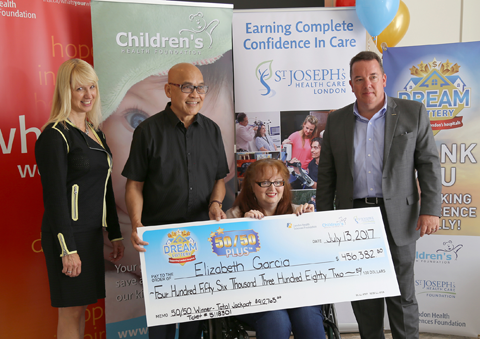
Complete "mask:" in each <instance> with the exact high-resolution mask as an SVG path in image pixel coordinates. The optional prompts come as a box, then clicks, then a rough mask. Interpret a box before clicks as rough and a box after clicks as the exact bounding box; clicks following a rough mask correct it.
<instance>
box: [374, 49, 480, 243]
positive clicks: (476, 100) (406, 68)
mask: <svg viewBox="0 0 480 339" xmlns="http://www.w3.org/2000/svg"><path fill="white" fill-rule="evenodd" d="M479 53H480V42H468V43H457V44H444V45H429V46H415V47H398V48H392V49H388V50H387V51H385V52H384V55H383V57H384V68H385V73H386V74H387V76H388V78H387V87H386V93H387V95H390V96H394V97H399V98H403V99H409V100H416V101H419V102H422V103H423V104H424V105H425V107H426V109H427V113H428V115H429V118H430V122H431V126H432V130H433V133H434V135H435V141H436V143H437V147H438V150H439V153H440V162H441V166H442V171H441V173H442V185H443V189H442V218H441V219H440V231H439V233H440V234H444V235H445V234H449V235H477V236H478V235H480V228H479V227H478V222H477V207H478V206H479V203H478V201H479V199H480V177H479V176H478V175H476V173H478V168H477V166H478V160H477V159H479V156H480V154H479V153H478V152H479V151H480V149H479V148H478V147H477V144H478V141H479V138H478V129H477V128H476V126H478V125H479V123H480V115H479V114H478V113H479V112H480V72H479V70H478V65H477V63H478V62H477V58H476V57H475V56H476V55H478V54H479Z"/></svg>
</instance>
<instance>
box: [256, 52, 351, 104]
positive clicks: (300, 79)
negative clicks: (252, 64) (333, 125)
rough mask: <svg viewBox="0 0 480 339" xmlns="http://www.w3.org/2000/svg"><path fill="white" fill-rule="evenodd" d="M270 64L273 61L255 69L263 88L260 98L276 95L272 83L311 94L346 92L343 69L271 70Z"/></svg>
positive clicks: (345, 79) (264, 62)
mask: <svg viewBox="0 0 480 339" xmlns="http://www.w3.org/2000/svg"><path fill="white" fill-rule="evenodd" d="M272 64H273V60H266V61H262V62H261V63H259V64H258V66H257V67H256V68H255V76H256V78H257V80H258V81H259V82H260V84H261V85H262V86H263V88H262V89H261V91H260V92H261V93H260V95H262V96H268V97H269V98H271V97H273V96H275V94H277V92H276V91H275V90H274V89H273V88H272V86H273V84H272V82H273V83H277V84H284V85H285V86H286V87H293V88H295V89H299V90H307V91H312V92H313V94H326V95H337V94H345V93H347V92H348V81H347V77H346V73H345V70H344V69H343V68H336V69H333V68H317V69H310V68H309V69H278V70H273V67H272ZM272 78H273V80H272Z"/></svg>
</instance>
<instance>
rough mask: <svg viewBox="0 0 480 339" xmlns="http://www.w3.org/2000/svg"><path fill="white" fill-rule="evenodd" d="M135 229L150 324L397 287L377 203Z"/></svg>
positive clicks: (378, 293)
mask: <svg viewBox="0 0 480 339" xmlns="http://www.w3.org/2000/svg"><path fill="white" fill-rule="evenodd" d="M139 235H140V237H142V239H143V240H144V241H146V242H148V245H147V246H146V252H142V253H141V263H142V278H143V281H144V295H145V305H146V310H147V323H148V325H149V326H155V325H164V324H170V323H176V322H187V321H193V320H204V319H212V318H218V317H224V316H229V315H241V314H248V313H256V312H265V311H270V310H279V309H286V308H294V307H301V306H312V305H319V304H330V303H334V302H341V301H352V300H364V299H369V298H372V297H375V298H378V297H387V296H395V295H399V294H400V292H399V289H398V284H397V278H396V275H395V269H394V267H393V263H392V259H391V256H390V249H389V247H388V242H387V240H386V235H385V230H384V226H383V221H382V215H381V213H380V209H379V208H363V209H355V210H339V211H329V212H317V213H305V214H302V215H301V216H296V215H293V214H290V215H283V216H275V217H267V218H264V219H262V220H255V219H250V218H242V219H230V220H224V221H223V220H222V221H220V222H213V223H212V222H197V223H184V224H178V225H163V226H157V227H143V228H141V229H139ZM299 289H301V290H302V292H301V293H298V291H299Z"/></svg>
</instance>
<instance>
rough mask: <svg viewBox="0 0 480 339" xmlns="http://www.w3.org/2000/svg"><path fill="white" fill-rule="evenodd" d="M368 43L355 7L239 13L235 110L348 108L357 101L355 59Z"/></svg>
mask: <svg viewBox="0 0 480 339" xmlns="http://www.w3.org/2000/svg"><path fill="white" fill-rule="evenodd" d="M365 41H366V31H365V28H364V27H363V26H362V24H361V23H360V21H359V20H358V18H357V15H356V13H355V10H354V9H338V8H337V9H324V8H310V9H301V10H299V9H289V10H288V11H283V10H279V11H235V12H234V16H233V43H234V45H233V46H234V47H233V52H234V67H235V111H236V112H245V113H246V112H272V111H293V110H297V111H298V110H319V109H333V108H340V107H343V106H345V105H347V104H348V103H350V102H352V101H354V96H353V94H352V91H351V88H350V85H349V83H348V81H349V78H350V76H349V61H350V59H351V58H352V57H353V56H354V55H355V54H357V53H358V52H360V51H363V50H364V49H365Z"/></svg>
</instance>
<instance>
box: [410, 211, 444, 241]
mask: <svg viewBox="0 0 480 339" xmlns="http://www.w3.org/2000/svg"><path fill="white" fill-rule="evenodd" d="M439 227H440V218H439V217H437V216H436V215H427V214H422V215H420V217H418V221H417V228H416V230H417V231H418V230H420V236H421V237H423V236H424V235H425V234H428V235H430V234H433V233H435V232H436V231H438V229H439Z"/></svg>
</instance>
